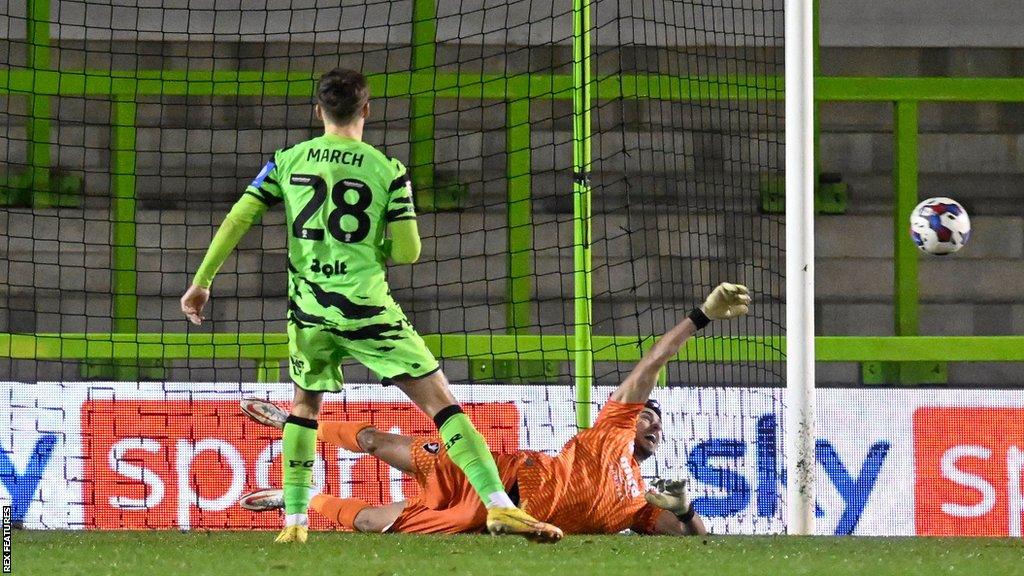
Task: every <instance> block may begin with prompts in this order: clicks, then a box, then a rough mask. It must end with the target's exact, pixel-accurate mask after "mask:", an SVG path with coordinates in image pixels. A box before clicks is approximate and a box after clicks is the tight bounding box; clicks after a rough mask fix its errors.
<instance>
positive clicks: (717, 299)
mask: <svg viewBox="0 0 1024 576" xmlns="http://www.w3.org/2000/svg"><path fill="white" fill-rule="evenodd" d="M749 306H750V291H749V290H747V287H746V286H744V285H742V284H730V283H728V282H722V283H721V284H719V285H718V287H717V288H715V289H714V290H713V291H712V292H711V294H709V295H708V299H707V300H705V301H704V305H703V306H701V307H700V310H701V312H703V313H704V315H705V316H707V317H708V318H709V319H711V320H728V319H729V318H736V317H738V316H743V315H744V314H746V313H747V310H749Z"/></svg>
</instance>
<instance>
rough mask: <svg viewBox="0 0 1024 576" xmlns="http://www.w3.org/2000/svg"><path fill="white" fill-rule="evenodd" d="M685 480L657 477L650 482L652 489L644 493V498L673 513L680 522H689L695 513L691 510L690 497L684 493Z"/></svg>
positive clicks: (649, 502)
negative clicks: (669, 479)
mask: <svg viewBox="0 0 1024 576" xmlns="http://www.w3.org/2000/svg"><path fill="white" fill-rule="evenodd" d="M686 482H687V481H686V480H671V481H666V480H662V479H660V478H659V479H658V480H655V481H654V482H653V483H652V486H653V487H654V489H653V490H650V491H648V492H647V493H646V494H644V498H645V499H646V500H647V503H648V504H650V505H651V506H657V507H658V508H661V509H662V510H667V511H669V512H671V513H672V514H675V516H676V518H678V519H679V520H680V521H681V522H689V521H690V520H693V516H694V514H696V513H695V512H694V511H693V504H692V503H691V502H690V497H689V496H688V495H687V494H686Z"/></svg>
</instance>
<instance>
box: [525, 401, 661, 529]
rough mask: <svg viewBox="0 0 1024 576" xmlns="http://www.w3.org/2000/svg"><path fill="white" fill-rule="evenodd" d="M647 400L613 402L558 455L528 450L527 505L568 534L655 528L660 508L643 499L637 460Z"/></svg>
mask: <svg viewBox="0 0 1024 576" xmlns="http://www.w3.org/2000/svg"><path fill="white" fill-rule="evenodd" d="M643 409H644V405H643V404H625V403H622V402H615V401H609V402H608V403H607V404H605V406H604V409H603V410H601V414H600V415H598V417H597V422H595V423H594V427H593V428H590V429H589V430H584V431H583V432H580V433H579V434H577V435H576V437H574V438H573V439H572V440H569V442H567V443H566V444H565V447H564V448H562V451H561V452H560V453H559V454H558V455H557V456H548V455H546V454H543V453H539V452H527V453H526V457H525V458H523V459H522V464H521V465H520V467H519V473H518V479H519V491H520V501H521V503H522V506H523V509H524V510H526V511H527V512H529V513H530V514H532V515H533V516H534V517H535V518H537V519H538V520H543V521H545V522H550V523H551V524H554V525H555V526H558V527H559V528H561V529H562V531H564V532H565V533H566V534H609V533H615V532H621V531H622V530H625V529H626V528H631V529H632V530H634V531H635V532H640V533H643V534H650V533H653V532H654V524H655V520H656V519H657V517H658V514H659V513H660V510H659V509H658V508H656V507H654V506H651V505H650V504H648V503H647V501H646V500H644V491H645V486H644V479H643V476H642V475H641V473H640V465H639V463H637V461H636V459H635V458H633V440H634V438H635V436H636V419H637V417H638V416H639V415H640V412H641V411H643Z"/></svg>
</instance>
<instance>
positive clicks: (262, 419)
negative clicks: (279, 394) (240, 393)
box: [239, 398, 288, 430]
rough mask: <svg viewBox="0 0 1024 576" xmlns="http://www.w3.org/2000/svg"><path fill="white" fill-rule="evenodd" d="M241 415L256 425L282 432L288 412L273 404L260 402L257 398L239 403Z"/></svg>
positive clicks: (246, 399)
mask: <svg viewBox="0 0 1024 576" xmlns="http://www.w3.org/2000/svg"><path fill="white" fill-rule="evenodd" d="M239 406H240V407H241V408H242V413H243V414H245V415H246V416H248V417H249V419H250V420H252V421H253V422H256V423H257V424H263V425H264V426H270V427H271V428H277V429H278V430H284V422H285V420H287V419H288V412H286V411H285V410H284V408H281V407H280V406H278V405H277V404H274V403H273V402H267V401H266V400H260V399H259V398H245V399H243V400H242V401H241V402H239Z"/></svg>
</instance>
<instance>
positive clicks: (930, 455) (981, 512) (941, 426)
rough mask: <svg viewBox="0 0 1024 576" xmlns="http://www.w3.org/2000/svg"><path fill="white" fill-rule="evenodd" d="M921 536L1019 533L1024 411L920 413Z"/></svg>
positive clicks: (916, 442)
mask: <svg viewBox="0 0 1024 576" xmlns="http://www.w3.org/2000/svg"><path fill="white" fill-rule="evenodd" d="M914 461H915V469H916V472H917V480H916V483H915V489H914V495H915V500H916V505H915V524H916V527H917V533H918V534H921V535H932V536H1018V537H1019V536H1020V535H1021V515H1022V513H1024V497H1022V495H1021V494H1022V491H1021V475H1022V469H1024V409H1020V408H919V409H918V410H916V411H915V412H914Z"/></svg>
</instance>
